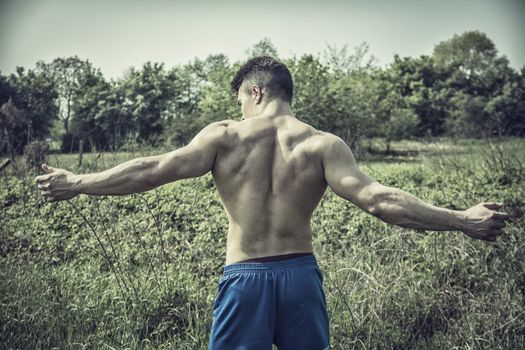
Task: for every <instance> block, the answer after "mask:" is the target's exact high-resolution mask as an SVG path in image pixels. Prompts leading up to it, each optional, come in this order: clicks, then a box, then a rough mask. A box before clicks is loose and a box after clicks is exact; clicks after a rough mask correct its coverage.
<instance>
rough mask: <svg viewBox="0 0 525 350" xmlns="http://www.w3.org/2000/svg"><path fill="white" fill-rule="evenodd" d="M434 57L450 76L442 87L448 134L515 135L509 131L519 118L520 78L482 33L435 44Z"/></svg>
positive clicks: (474, 32)
mask: <svg viewBox="0 0 525 350" xmlns="http://www.w3.org/2000/svg"><path fill="white" fill-rule="evenodd" d="M433 58H434V60H435V62H436V64H437V65H438V66H439V67H442V68H443V69H446V70H447V71H448V73H449V74H448V76H447V78H446V80H445V81H444V84H443V85H444V86H443V87H444V89H447V90H448V91H449V92H451V93H450V94H449V96H448V97H449V100H450V101H451V102H452V105H451V106H450V110H449V111H448V114H449V116H450V119H449V120H448V121H447V126H448V132H450V133H452V134H459V135H469V136H471V137H481V136H488V135H504V134H508V133H512V132H515V131H511V130H510V129H509V128H510V126H511V125H512V124H513V123H514V122H516V121H517V120H519V119H520V116H519V113H520V112H519V110H520V102H519V101H520V99H521V98H520V88H519V79H517V73H516V72H514V71H513V69H512V68H510V67H509V62H508V60H507V58H506V57H504V56H499V55H498V52H497V50H496V47H495V45H494V43H493V42H492V41H491V40H490V39H489V38H488V37H487V36H486V35H485V34H484V33H481V32H479V31H472V32H465V33H463V34H462V35H455V36H454V37H453V38H452V39H450V40H447V41H444V42H441V43H439V44H438V45H436V47H435V48H434V52H433ZM516 113H518V114H516ZM514 130H515V129H514Z"/></svg>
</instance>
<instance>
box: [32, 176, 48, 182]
mask: <svg viewBox="0 0 525 350" xmlns="http://www.w3.org/2000/svg"><path fill="white" fill-rule="evenodd" d="M35 180H36V183H42V182H46V181H48V180H49V175H40V176H37V177H35Z"/></svg>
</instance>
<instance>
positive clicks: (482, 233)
mask: <svg viewBox="0 0 525 350" xmlns="http://www.w3.org/2000/svg"><path fill="white" fill-rule="evenodd" d="M502 206H503V203H480V204H478V205H476V206H474V207H472V208H470V209H467V210H465V212H464V213H465V220H466V225H465V228H463V230H462V231H463V233H465V234H466V235H467V236H469V237H471V238H476V239H482V240H485V241H490V242H494V241H496V239H497V238H498V236H500V235H501V234H502V233H503V228H504V227H505V226H506V225H505V221H506V220H508V219H510V216H509V214H507V213H503V212H498V211H496V210H498V209H500V208H501V207H502Z"/></svg>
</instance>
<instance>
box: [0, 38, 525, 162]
mask: <svg viewBox="0 0 525 350" xmlns="http://www.w3.org/2000/svg"><path fill="white" fill-rule="evenodd" d="M246 53H247V56H248V57H252V56H255V55H270V56H273V57H278V53H277V50H276V49H275V47H274V45H273V44H272V42H271V41H270V40H269V39H268V38H264V39H262V40H261V41H259V42H257V43H256V44H254V45H253V47H251V48H250V49H248V50H247V52H246ZM283 61H284V62H285V63H286V64H287V66H288V67H289V68H290V70H291V72H292V76H293V79H294V83H295V97H294V99H293V101H292V107H293V109H294V111H295V113H296V115H297V116H298V117H299V118H301V119H303V120H304V121H306V122H307V123H310V124H312V125H313V126H315V127H317V128H319V129H322V130H324V131H329V132H332V133H335V134H337V135H339V136H340V137H342V138H343V139H345V140H346V141H348V142H349V143H350V144H351V145H352V147H353V149H354V150H355V151H356V154H357V155H359V153H360V151H359V145H360V144H361V143H363V140H365V139H367V138H371V137H382V138H384V139H385V140H386V145H387V151H388V147H389V145H390V143H391V142H392V141H395V140H398V139H401V138H410V137H414V136H416V137H424V136H433V137H435V136H443V135H451V136H456V137H465V136H467V137H477V138H482V137H487V136H495V135H497V136H500V137H501V136H509V135H512V136H523V135H524V133H525V79H524V75H523V70H522V71H516V70H514V69H512V68H511V67H510V66H509V62H508V60H507V59H506V58H505V57H504V56H500V55H499V54H498V52H497V50H496V47H495V45H494V43H493V42H492V41H491V40H490V39H489V38H488V37H487V36H486V35H485V34H483V33H481V32H477V31H475V32H465V33H463V34H461V35H455V36H454V37H453V38H451V39H449V40H446V41H443V42H441V43H438V44H437V45H436V47H435V49H434V52H433V54H432V56H421V57H418V58H410V57H404V58H401V57H399V56H397V55H396V56H394V61H393V62H392V63H391V64H390V65H388V66H387V67H383V68H381V67H377V66H375V59H374V57H373V56H372V55H371V54H370V53H369V48H368V46H367V44H366V43H363V44H361V45H359V46H357V47H356V48H355V49H354V51H353V52H349V50H348V47H347V46H343V47H342V48H337V47H335V46H330V45H328V47H327V49H326V50H325V51H324V52H323V53H322V54H318V55H313V54H304V55H302V56H300V57H296V56H293V57H291V58H288V59H284V60H283ZM239 67H240V62H230V61H229V59H228V57H226V56H225V55H223V54H213V55H209V56H208V57H207V58H206V59H204V60H201V59H194V60H193V61H191V62H188V63H187V64H182V65H176V66H174V67H171V68H169V69H167V68H165V66H164V64H162V63H152V62H147V63H145V64H144V65H143V66H142V67H140V68H138V69H137V68H130V69H129V70H128V71H127V72H126V73H125V74H124V76H123V77H121V78H119V79H117V80H114V81H107V80H106V79H105V78H104V77H103V76H102V74H101V72H100V70H98V69H96V68H94V67H93V66H92V64H91V63H90V62H89V61H88V60H82V59H80V58H78V57H77V56H72V57H66V58H57V59H55V60H53V61H52V62H51V63H44V62H38V63H37V67H36V68H35V69H34V70H28V71H27V72H26V71H25V70H24V69H23V68H20V69H19V70H18V73H17V74H18V75H12V76H11V77H10V78H6V77H3V76H1V75H0V107H1V108H0V131H1V132H2V138H1V141H0V152H2V153H11V154H14V153H20V152H21V151H22V149H23V146H24V145H25V144H27V143H28V142H30V141H31V140H33V139H43V138H46V137H47V136H48V135H49V128H50V125H51V123H52V121H53V119H56V117H57V115H58V116H59V117H60V120H61V122H62V123H63V131H62V132H63V133H62V135H61V136H60V138H61V140H62V145H61V150H62V151H63V152H71V151H76V150H78V145H79V142H80V141H81V140H82V141H83V142H84V149H85V150H89V149H97V150H115V149H119V148H120V147H122V146H123V145H126V144H130V143H137V144H146V145H149V146H161V145H163V146H167V147H178V146H182V145H184V144H187V143H188V142H189V141H190V140H191V139H192V138H193V136H194V135H195V134H196V133H197V132H198V131H199V130H200V129H202V128H203V127H204V126H205V125H207V124H208V123H210V122H213V121H217V120H223V119H239V116H240V111H239V109H238V106H236V104H235V98H234V97H233V96H231V94H230V80H231V78H232V76H233V75H234V74H235V72H236V71H237V69H238V68H239ZM56 130H58V129H56ZM55 141H58V140H55Z"/></svg>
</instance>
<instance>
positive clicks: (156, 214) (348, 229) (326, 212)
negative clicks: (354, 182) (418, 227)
mask: <svg viewBox="0 0 525 350" xmlns="http://www.w3.org/2000/svg"><path fill="white" fill-rule="evenodd" d="M523 146H524V143H523V141H522V140H508V141H506V142H503V143H495V144H494V143H485V142H479V141H476V142H468V143H466V142H465V141H462V142H461V143H456V144H450V143H439V144H417V143H413V142H402V143H394V145H393V148H392V153H394V154H401V153H403V152H405V153H409V151H410V152H414V153H409V154H415V156H414V157H412V158H409V157H405V158H403V159H404V161H400V160H399V158H397V160H396V161H392V159H391V158H390V156H388V157H387V158H386V160H388V162H385V161H384V160H385V158H380V155H378V154H377V152H376V151H374V149H377V147H382V146H381V145H378V144H373V145H372V146H371V151H372V152H371V153H370V154H371V155H372V157H373V161H370V162H366V161H365V162H362V163H361V167H362V168H363V169H364V170H365V171H366V172H367V173H369V174H371V175H372V176H373V177H375V178H376V179H378V180H379V181H381V182H383V183H385V184H388V185H393V186H398V187H400V188H402V189H405V190H407V191H409V192H411V193H413V194H415V195H417V196H419V197H420V198H422V199H424V200H426V201H428V202H431V203H433V204H436V205H440V206H444V207H449V208H457V209H462V208H466V207H468V206H471V205H474V204H476V203H478V202H480V201H488V200H497V201H501V202H504V203H505V208H504V209H505V210H506V211H507V212H509V213H510V214H511V216H512V220H511V223H510V224H509V226H508V227H507V229H506V233H505V235H504V236H503V237H501V239H500V240H498V242H497V243H495V244H490V243H486V242H480V241H474V240H471V239H469V238H467V237H465V236H464V235H462V234H461V233H457V232H455V233H451V232H447V233H445V232H441V233H432V232H426V233H419V232H415V231H412V230H405V229H401V228H397V227H393V226H388V225H386V224H383V223H382V222H380V221H378V220H376V219H375V218H373V217H371V216H369V215H366V214H365V213H363V212H361V211H360V210H358V209H357V208H356V207H354V206H353V205H351V204H350V203H348V202H344V201H343V200H341V199H340V198H338V197H336V196H335V195H334V194H333V193H331V192H328V193H327V195H326V196H325V198H324V199H323V201H322V202H321V204H320V207H319V208H318V210H317V211H316V212H315V213H314V218H313V231H314V234H315V238H314V246H315V248H314V249H315V252H316V254H317V257H318V260H319V262H320V266H321V268H322V270H323V272H324V287H325V291H326V294H327V299H328V308H329V315H330V322H331V337H332V345H333V347H334V349H345V350H346V349H459V348H462V349H463V348H464V349H469V348H470V349H491V350H492V349H520V348H524V347H525V244H524V243H523V239H522V237H521V236H522V234H523V232H524V228H525V220H524V218H523V214H524V212H525V181H524V180H525V179H524V174H525V171H524V170H525V169H524V164H523V162H524V161H525V159H524V157H525V155H524V154H523V152H522V150H523ZM417 149H419V150H420V152H417ZM403 154H404V153H403ZM132 156H135V155H134V154H132V153H129V154H125V155H117V154H109V153H108V154H103V155H102V156H99V157H97V156H96V155H95V154H92V155H90V157H86V161H85V162H84V164H83V169H82V170H84V171H85V170H88V169H89V170H97V169H98V168H107V167H108V166H110V165H112V164H115V163H117V162H120V161H122V160H124V159H122V158H121V157H125V158H129V157H132ZM383 156H384V155H383ZM50 162H51V164H58V163H60V164H61V166H65V167H68V168H70V169H75V166H76V164H77V162H76V158H75V157H73V156H72V155H71V156H68V155H63V156H58V155H52V156H51V158H50ZM6 171H7V173H5V172H4V173H3V175H2V177H1V178H0V183H1V191H0V208H1V209H0V210H1V215H0V227H1V233H0V280H1V281H2V283H0V303H1V308H0V327H1V329H0V337H1V339H0V344H2V348H21V349H36V348H44V349H51V348H60V349H78V348H89V349H125V348H131V349H135V348H144V349H168V348H169V349H173V348H174V349H188V350H189V349H191V350H194V349H205V348H206V346H207V341H208V336H209V328H210V325H211V316H212V305H213V299H214V297H215V295H216V288H217V281H218V279H219V277H220V274H221V272H222V266H223V263H224V256H225V243H226V242H225V239H226V237H225V232H226V229H227V220H226V216H225V214H224V212H223V210H222V207H221V205H220V202H219V198H218V195H217V194H216V192H215V190H214V185H213V181H212V179H211V177H210V176H206V177H204V178H200V179H194V180H187V181H183V182H179V183H175V184H170V185H166V186H164V187H161V188H158V189H156V190H154V191H152V192H148V193H144V194H137V195H130V196H123V197H88V196H81V197H78V198H76V199H74V200H72V201H71V202H60V203H57V204H49V203H45V202H43V200H42V199H41V198H40V197H39V195H38V193H37V190H36V187H35V185H34V183H33V176H34V173H31V170H30V169H26V168H23V167H22V166H17V167H10V168H8V169H7V170H6ZM15 173H16V174H15Z"/></svg>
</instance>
